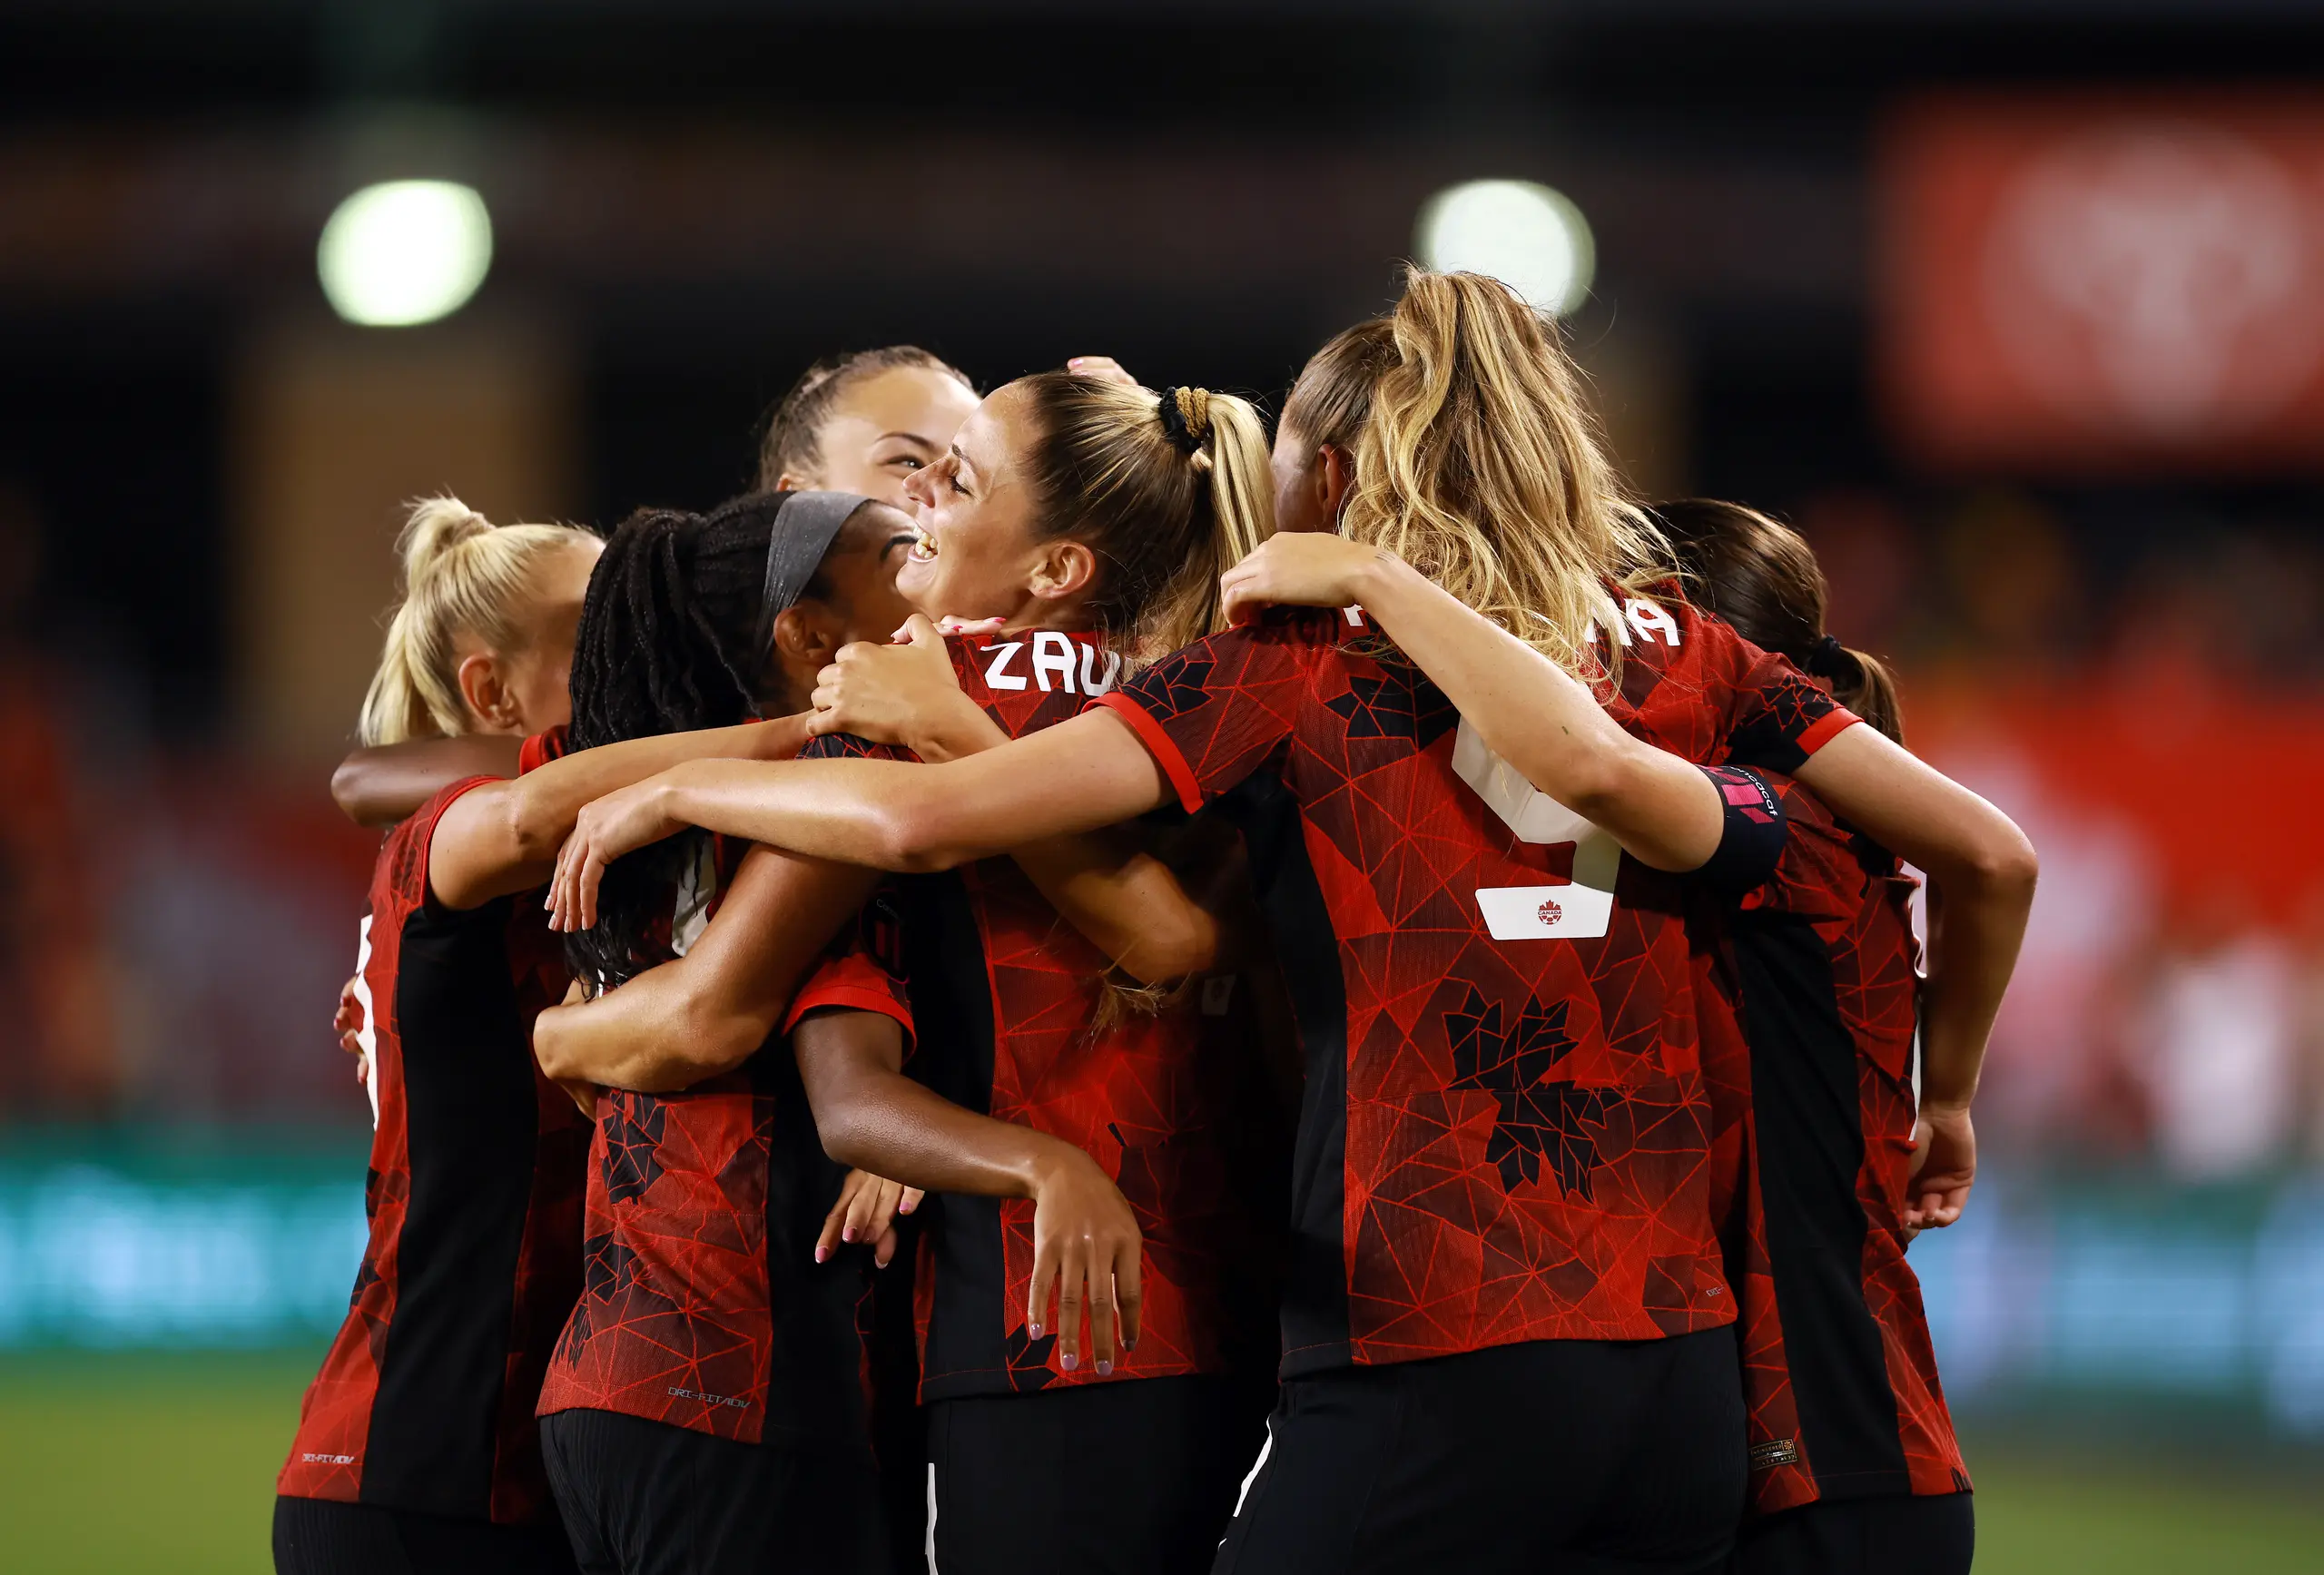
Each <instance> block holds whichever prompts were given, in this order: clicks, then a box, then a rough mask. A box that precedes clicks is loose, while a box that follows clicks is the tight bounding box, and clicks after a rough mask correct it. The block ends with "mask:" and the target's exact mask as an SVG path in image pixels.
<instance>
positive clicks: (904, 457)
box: [887, 454, 926, 470]
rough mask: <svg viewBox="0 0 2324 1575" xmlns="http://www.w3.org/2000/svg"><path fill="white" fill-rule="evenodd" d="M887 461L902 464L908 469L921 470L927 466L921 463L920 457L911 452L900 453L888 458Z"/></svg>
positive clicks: (892, 463)
mask: <svg viewBox="0 0 2324 1575" xmlns="http://www.w3.org/2000/svg"><path fill="white" fill-rule="evenodd" d="M887 463H889V464H891V465H901V466H902V467H903V468H905V469H906V470H921V469H924V468H926V467H924V466H922V465H921V462H920V458H919V457H918V456H917V455H911V454H898V455H896V456H895V457H894V458H891V459H890V460H888V461H887Z"/></svg>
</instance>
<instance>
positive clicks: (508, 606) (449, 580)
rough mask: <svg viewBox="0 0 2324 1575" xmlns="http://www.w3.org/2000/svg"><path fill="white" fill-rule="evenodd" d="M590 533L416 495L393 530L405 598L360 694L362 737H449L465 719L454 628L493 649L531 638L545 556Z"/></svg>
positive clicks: (370, 740)
mask: <svg viewBox="0 0 2324 1575" xmlns="http://www.w3.org/2000/svg"><path fill="white" fill-rule="evenodd" d="M596 539H597V538H596V536H592V535H591V534H590V533H589V532H587V531H586V530H581V529H579V528H577V527H573V526H569V525H503V526H496V525H494V524H493V523H492V522H491V521H490V520H488V519H487V518H485V517H484V516H482V515H480V514H478V513H477V512H476V510H474V509H472V508H470V507H468V505H467V504H465V503H462V502H461V501H460V500H459V499H458V498H457V497H428V498H422V499H420V500H419V501H418V502H416V503H414V504H413V505H411V517H410V518H409V520H407V521H406V522H405V524H404V527H403V534H402V535H401V536H399V537H398V538H397V542H396V551H397V553H398V555H399V556H400V557H401V558H402V560H403V597H402V600H401V601H399V603H398V604H397V605H396V608H395V611H394V614H393V615H391V616H390V617H389V620H388V636H387V640H386V642H385V644H384V645H382V646H381V648H380V651H379V671H377V672H376V673H374V674H371V686H370V688H369V690H368V691H367V692H366V693H365V694H364V696H363V714H362V720H361V722H360V724H359V728H358V732H359V736H360V737H361V739H362V741H363V742H364V743H366V744H379V743H403V742H405V741H406V740H407V739H413V738H449V737H454V736H457V735H458V734H460V733H466V732H468V729H469V727H470V725H471V723H472V719H471V717H470V716H469V714H468V704H467V702H466V701H464V700H463V699H462V698H461V696H460V678H459V667H460V653H459V643H460V636H461V635H470V636H472V637H474V638H475V639H477V640H478V641H480V642H481V643H482V644H483V645H485V647H486V648H487V649H488V650H494V651H517V650H522V649H523V648H524V646H525V644H526V641H527V639H528V638H529V632H528V630H527V623H526V619H525V616H524V614H525V599H526V596H527V594H528V593H529V592H530V591H531V590H532V587H533V585H534V582H535V576H537V573H538V571H539V568H540V566H541V563H542V560H543V559H545V558H547V556H550V555H551V554H553V553H556V552H559V551H562V550H564V549H565V548H567V547H571V546H580V545H583V544H590V545H594V544H595V543H596Z"/></svg>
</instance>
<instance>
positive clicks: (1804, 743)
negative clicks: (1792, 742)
mask: <svg viewBox="0 0 2324 1575" xmlns="http://www.w3.org/2000/svg"><path fill="white" fill-rule="evenodd" d="M1863 720H1864V718H1863V717H1861V716H1858V715H1857V714H1856V713H1855V712H1853V711H1850V710H1849V709H1848V708H1847V707H1846V706H1845V705H1836V706H1834V707H1832V709H1831V711H1830V712H1829V713H1828V714H1826V715H1824V716H1821V717H1818V718H1817V720H1816V721H1814V722H1812V723H1810V724H1808V726H1807V731H1806V732H1805V733H1801V734H1800V735H1799V741H1798V742H1799V753H1801V754H1802V755H1810V754H1814V753H1816V752H1817V750H1819V749H1821V748H1823V747H1824V746H1825V745H1826V744H1827V743H1831V742H1832V740H1834V739H1836V738H1837V737H1839V735H1840V734H1842V733H1846V731H1847V730H1848V729H1849V728H1851V727H1854V726H1855V725H1856V724H1857V723H1859V722H1862V721H1863Z"/></svg>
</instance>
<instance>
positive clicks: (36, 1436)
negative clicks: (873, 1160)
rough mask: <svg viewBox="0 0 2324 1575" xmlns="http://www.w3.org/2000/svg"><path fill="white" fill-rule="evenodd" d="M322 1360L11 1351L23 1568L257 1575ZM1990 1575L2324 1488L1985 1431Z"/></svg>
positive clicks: (2317, 1519)
mask: <svg viewBox="0 0 2324 1575" xmlns="http://www.w3.org/2000/svg"><path fill="white" fill-rule="evenodd" d="M315 1360H316V1357H315V1355H313V1354H297V1355H251V1356H204V1357H201V1358H186V1357H165V1356H153V1355H146V1354H138V1355H121V1356H106V1357H94V1356H86V1355H71V1356H54V1357H30V1356H15V1357H9V1358H6V1359H5V1360H0V1526H5V1527H6V1528H7V1531H6V1541H7V1545H8V1558H7V1560H5V1562H6V1567H7V1569H8V1570H11V1571H12V1572H15V1575H119V1572H138V1575H143V1572H145V1571H153V1572H154V1575H213V1572H214V1575H228V1572H232V1575H254V1572H260V1571H264V1570H267V1569H269V1568H270V1562H269V1560H268V1554H267V1527H268V1523H269V1517H270V1515H271V1512H272V1509H273V1493H274V1486H273V1484H274V1472H275V1471H276V1469H277V1468H278V1467H279V1466H280V1465H281V1462H282V1452H283V1450H284V1449H285V1448H286V1447H287V1446H288V1444H289V1442H290V1435H291V1424H292V1422H293V1421H294V1420H295V1419H296V1416H297V1413H298V1404H299V1394H300V1390H301V1389H302V1388H303V1387H304V1385H305V1383H306V1381H307V1378H308V1375H309V1374H310V1373H311V1372H312V1370H313V1365H314V1362H315ZM1971 1463H1972V1465H1973V1467H1974V1470H1975V1472H1976V1474H1977V1478H1978V1484H1979V1491H1978V1494H1977V1522H1978V1524H1977V1543H1978V1557H1977V1569H1978V1570H1979V1571H1980V1575H2036V1572H2039V1575H2064V1572H2070V1571H2080V1570H2103V1571H2107V1572H2108V1575H2165V1572H2168V1575H2181V1572H2184V1575H2210V1572H2212V1571H2232V1572H2234V1575H2294V1572H2299V1575H2319V1572H2324V1491H2320V1490H2319V1483H2317V1482H2316V1481H2312V1480H2311V1481H2305V1482H2303V1481H2299V1480H2298V1479H2297V1478H2296V1477H2291V1476H2283V1477H2276V1478H2272V1479H2270V1480H2269V1481H2266V1482H2264V1483H2262V1484H2260V1485H2252V1484H2249V1483H2239V1482H2237V1481H2234V1480H2232V1477H2231V1474H2230V1472H2228V1471H2227V1470H2226V1469H2225V1468H2223V1467H2220V1466H2217V1465H2213V1466H2211V1467H2206V1468H2202V1469H2200V1470H2198V1469H2195V1468H2176V1467H2174V1468H2165V1467H2162V1466H2160V1465H2157V1464H2153V1463H2139V1462H2124V1461H2113V1460H2100V1459H2095V1458H2091V1457H2087V1456H2074V1455H2068V1454H2060V1453H2054V1452H2051V1453H2040V1452H2028V1451H2025V1450H2024V1449H2021V1448H2013V1447H2009V1446H2005V1445H2000V1444H1997V1443H1995V1442H1994V1441H1992V1440H1984V1441H1980V1447H1976V1448H1974V1449H1973V1451H1972V1459H1971Z"/></svg>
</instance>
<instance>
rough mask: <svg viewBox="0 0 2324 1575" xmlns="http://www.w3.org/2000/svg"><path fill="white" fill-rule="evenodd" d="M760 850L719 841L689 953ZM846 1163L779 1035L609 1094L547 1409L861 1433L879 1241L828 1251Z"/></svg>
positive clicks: (686, 915)
mask: <svg viewBox="0 0 2324 1575" xmlns="http://www.w3.org/2000/svg"><path fill="white" fill-rule="evenodd" d="M744 851H746V849H745V848H743V847H738V846H735V845H733V844H730V843H726V842H723V841H722V840H720V839H715V838H706V839H704V840H703V842H702V846H701V848H700V849H699V851H698V853H697V856H696V858H695V860H694V864H693V866H692V870H691V872H690V874H689V875H688V876H687V878H686V879H685V880H684V881H682V882H681V885H680V890H679V891H678V894H677V908H676V916H675V922H674V924H673V927H672V945H673V948H674V950H677V951H678V952H679V953H681V954H683V953H684V950H685V948H686V946H687V944H688V943H689V942H690V941H691V940H692V939H693V937H694V935H695V934H698V933H699V932H700V926H701V925H702V924H704V923H706V922H707V921H708V920H709V919H710V917H711V915H712V914H713V913H714V911H715V910H716V906H717V897H718V893H719V891H721V890H723V887H724V882H725V881H728V880H731V879H732V878H733V875H734V868H735V867H736V866H737V865H738V864H739V863H740V862H741V858H742V854H743V852H744ZM843 1175H844V1172H843V1171H842V1168H841V1167H840V1166H838V1165H835V1164H834V1163H832V1160H831V1159H829V1158H828V1157H826V1156H825V1155H824V1153H823V1147H822V1139H821V1138H820V1137H818V1136H817V1135H816V1132H815V1123H814V1117H813V1115H812V1112H810V1110H809V1109H808V1107H807V1099H806V1094H805V1091H804V1090H803V1088H801V1087H800V1083H799V1069H798V1065H797V1063H796V1062H795V1061H793V1058H792V1056H791V1051H790V1047H789V1046H788V1045H787V1044H786V1043H784V1041H783V1036H782V1035H781V1034H780V1033H776V1034H772V1035H770V1036H769V1037H768V1039H767V1042H766V1044H765V1046H764V1047H763V1048H761V1049H760V1050H759V1051H758V1052H757V1053H756V1054H755V1055H753V1057H752V1058H750V1059H749V1060H748V1061H746V1062H744V1063H743V1065H742V1066H741V1067H739V1068H735V1069H734V1071H731V1072H725V1073H722V1074H720V1075H719V1076H717V1077H714V1078H705V1079H704V1080H703V1081H702V1082H699V1083H696V1084H695V1085H694V1087H693V1088H687V1089H685V1090H684V1091H683V1092H681V1093H675V1094H638V1093H632V1092H629V1091H627V1090H624V1089H610V1090H607V1091H606V1092H605V1093H603V1094H601V1095H600V1096H599V1097H598V1099H597V1125H596V1137H595V1138H594V1140H593V1142H592V1144H591V1146H590V1150H589V1180H588V1220H587V1240H586V1245H585V1258H584V1263H585V1271H586V1273H585V1279H584V1283H583V1287H582V1294H581V1300H580V1302H579V1304H577V1305H576V1307H575V1308H574V1309H573V1317H572V1320H571V1321H570V1322H569V1323H568V1324H566V1329H565V1335H564V1338H563V1339H561V1340H560V1341H558V1342H557V1345H556V1355H555V1358H554V1359H553V1360H552V1361H551V1363H550V1364H549V1371H548V1377H547V1382H546V1383H544V1384H543V1386H542V1389H541V1398H540V1411H541V1414H542V1415H544V1416H547V1415H548V1414H550V1413H553V1412H558V1411H569V1410H576V1409H578V1410H596V1411H611V1412H619V1413H624V1414H625V1415H630V1416H638V1417H643V1418H645V1419H646V1420H647V1421H651V1422H666V1423H669V1424H672V1425H674V1426H678V1427H685V1428H691V1429H693V1430H694V1431H695V1432H707V1433H711V1434H713V1435H714V1436H716V1437H719V1438H725V1439H733V1440H735V1441H738V1442H743V1443H758V1442H763V1441H766V1440H771V1439H777V1438H780V1439H782V1440H783V1441H785V1442H795V1443H812V1444H816V1445H819V1446H822V1445H830V1444H832V1442H833V1441H834V1440H842V1439H849V1438H861V1436H862V1422H863V1406H862V1392H861V1389H860V1387H859V1384H858V1377H859V1371H860V1368H861V1365H862V1360H861V1352H860V1349H859V1346H858V1343H857V1337H856V1329H855V1306H856V1302H857V1300H858V1299H859V1298H860V1297H861V1295H862V1291H863V1286H864V1273H865V1268H866V1266H867V1265H868V1262H869V1257H868V1253H867V1251H866V1250H865V1249H863V1248H860V1247H854V1248H848V1249H846V1250H843V1251H842V1252H840V1253H838V1254H835V1255H833V1256H832V1259H831V1261H829V1262H828V1263H823V1264H818V1263H816V1262H815V1261H814V1247H815V1237H816V1235H817V1233H818V1232H819V1231H820V1230H821V1229H822V1222H823V1216H824V1215H825V1213H826V1212H827V1211H828V1210H829V1209H830V1207H831V1206H832V1202H833V1201H834V1200H835V1199H836V1198H837V1196H838V1195H839V1185H840V1180H841V1177H842V1176H843Z"/></svg>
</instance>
